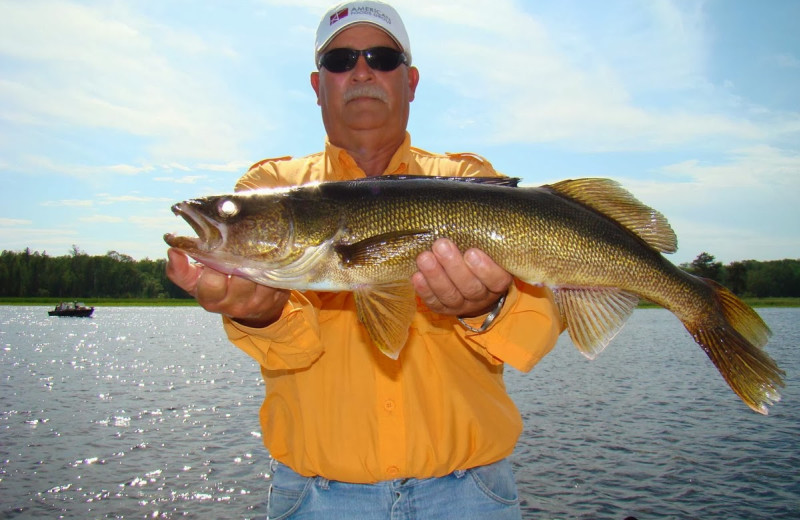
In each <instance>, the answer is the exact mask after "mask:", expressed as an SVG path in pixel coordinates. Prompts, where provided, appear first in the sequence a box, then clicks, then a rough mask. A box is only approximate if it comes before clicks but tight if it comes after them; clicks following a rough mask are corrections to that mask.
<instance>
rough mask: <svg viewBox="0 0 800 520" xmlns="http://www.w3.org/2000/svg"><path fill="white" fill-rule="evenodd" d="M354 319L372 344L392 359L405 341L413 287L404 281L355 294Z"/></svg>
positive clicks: (412, 310) (412, 307)
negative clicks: (355, 313) (355, 316)
mask: <svg viewBox="0 0 800 520" xmlns="http://www.w3.org/2000/svg"><path fill="white" fill-rule="evenodd" d="M355 300H356V311H357V312H358V319H359V320H361V323H363V324H364V326H365V327H366V328H367V332H369V336H370V338H371V339H372V342H373V343H375V345H376V346H377V347H378V348H379V349H380V351H381V352H383V353H384V354H386V355H387V356H389V357H390V358H392V359H397V358H398V357H399V356H400V351H401V350H403V347H404V346H405V344H406V340H407V339H408V328H409V327H410V326H411V321H412V320H413V319H414V313H415V312H416V311H417V301H416V299H415V298H414V288H413V286H412V285H411V284H410V283H409V282H408V281H402V282H396V283H389V284H383V285H376V286H369V287H363V288H360V289H357V290H356V291H355Z"/></svg>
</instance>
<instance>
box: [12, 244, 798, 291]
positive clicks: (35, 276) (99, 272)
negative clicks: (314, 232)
mask: <svg viewBox="0 0 800 520" xmlns="http://www.w3.org/2000/svg"><path fill="white" fill-rule="evenodd" d="M166 263H167V262H166V260H150V259H144V260H138V261H137V260H134V259H133V258H131V257H130V256H127V255H124V254H120V253H118V252H116V251H109V252H108V253H106V255H105V256H89V255H87V254H86V253H84V252H82V251H81V250H80V249H78V247H77V246H73V247H72V250H71V251H70V254H68V255H65V256H48V255H47V253H39V252H31V250H30V249H26V250H25V251H21V252H14V251H3V252H2V254H0V297H25V298H30V297H50V298H59V299H65V300H67V299H85V300H88V299H91V298H189V296H188V295H187V294H186V293H185V292H184V291H183V290H182V289H181V288H179V287H177V286H176V285H175V284H173V283H172V282H171V281H170V280H169V279H168V278H167V276H166V273H165V268H166ZM680 267H681V268H682V269H684V270H686V271H688V272H690V273H693V274H696V275H698V276H703V277H706V278H711V279H712V280H714V281H716V282H719V283H721V284H722V285H724V286H726V287H728V289H730V290H731V291H733V292H734V293H735V294H737V295H739V296H745V297H758V298H768V297H800V259H786V260H774V261H758V260H744V261H740V262H731V263H730V264H727V265H723V264H722V263H721V262H716V261H715V258H714V256H713V255H711V254H709V253H705V252H703V253H700V254H699V255H698V256H697V258H695V259H694V260H693V261H692V262H690V263H685V264H681V265H680Z"/></svg>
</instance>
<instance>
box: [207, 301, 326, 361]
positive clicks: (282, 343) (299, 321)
mask: <svg viewBox="0 0 800 520" xmlns="http://www.w3.org/2000/svg"><path fill="white" fill-rule="evenodd" d="M318 314H319V313H318V310H317V308H316V307H315V306H314V305H313V303H312V302H311V301H310V300H309V299H308V298H306V297H305V296H304V295H303V294H302V293H299V292H297V291H293V292H292V294H291V296H290V297H289V301H288V302H287V303H286V306H285V307H284V309H283V313H282V314H281V317H280V318H279V319H278V320H277V321H276V322H275V323H273V324H272V325H269V326H268V327H264V328H262V329H258V328H252V327H246V326H244V325H242V324H240V323H237V322H235V321H233V320H231V319H230V318H227V317H223V319H222V323H223V325H224V328H225V332H226V334H227V335H228V339H229V340H230V341H231V342H232V343H233V344H234V345H236V346H237V347H239V348H240V349H242V350H243V351H245V352H246V353H247V354H248V355H249V356H250V357H252V358H253V359H255V360H256V361H257V362H258V363H259V364H260V365H261V366H263V367H264V368H266V369H267V370H296V369H300V368H305V367H308V366H310V365H311V364H312V363H314V362H315V361H316V360H317V359H318V358H319V357H320V356H321V355H322V352H323V350H324V348H323V345H322V341H321V340H320V330H319V319H318Z"/></svg>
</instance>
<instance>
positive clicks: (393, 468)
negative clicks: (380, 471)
mask: <svg viewBox="0 0 800 520" xmlns="http://www.w3.org/2000/svg"><path fill="white" fill-rule="evenodd" d="M386 473H387V474H388V475H389V476H390V477H394V476H396V475H397V474H398V473H400V468H398V467H397V466H389V467H388V468H386Z"/></svg>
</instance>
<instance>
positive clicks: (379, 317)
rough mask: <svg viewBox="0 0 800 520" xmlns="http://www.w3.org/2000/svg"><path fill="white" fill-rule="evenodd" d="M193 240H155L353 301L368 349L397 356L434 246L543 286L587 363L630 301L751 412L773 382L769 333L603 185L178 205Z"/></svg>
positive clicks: (449, 187) (341, 190)
mask: <svg viewBox="0 0 800 520" xmlns="http://www.w3.org/2000/svg"><path fill="white" fill-rule="evenodd" d="M173 210H174V211H175V212H176V213H177V214H180V215H182V216H183V217H184V218H185V219H186V220H187V221H188V222H189V223H190V224H191V225H192V227H193V228H194V229H195V231H196V232H197V233H198V238H188V237H178V236H175V235H167V236H165V240H166V241H167V243H168V244H170V245H171V246H173V247H178V248H180V249H183V250H184V251H186V252H187V253H188V254H189V255H191V256H193V257H194V258H196V259H197V260H199V261H200V262H203V263H205V264H206V265H209V266H210V267H213V268H215V269H218V270H220V271H222V272H227V273H231V274H237V275H240V276H245V277H247V278H250V279H252V280H254V281H256V282H258V283H263V284H265V285H270V286H274V287H281V288H287V289H299V290H307V289H312V290H332V291H342V290H344V291H352V292H353V293H354V295H355V301H356V306H357V309H358V315H359V318H360V320H361V322H362V323H363V324H364V326H365V327H366V328H367V330H368V332H369V334H370V337H371V338H372V340H373V342H374V343H375V344H376V345H377V346H378V348H380V349H381V350H382V351H383V352H384V353H386V354H387V355H389V356H391V357H393V358H395V359H396V358H397V357H398V356H399V355H400V351H401V349H402V348H403V346H404V344H405V341H406V339H407V334H408V326H409V325H410V322H411V319H413V314H414V312H415V309H416V306H415V302H414V295H413V290H412V289H411V285H410V281H409V278H410V276H411V275H412V274H413V273H414V271H415V270H416V264H415V259H416V257H417V255H418V254H419V253H421V252H422V251H425V250H428V249H430V247H431V245H432V244H433V242H434V241H435V240H436V239H437V238H440V237H447V238H450V239H451V240H453V241H454V242H455V243H456V245H457V246H458V247H459V249H461V250H462V251H464V250H466V249H468V248H472V247H474V248H478V249H481V250H483V251H485V252H486V253H488V254H489V256H491V257H492V258H493V259H494V260H495V261H496V262H497V263H498V264H499V265H501V266H502V267H503V268H505V269H506V270H508V271H509V272H510V273H512V274H513V275H514V276H516V277H518V278H520V279H521V280H524V281H526V282H528V283H532V284H540V285H545V286H547V287H549V288H550V289H551V290H552V291H553V294H554V299H555V301H556V303H557V305H558V308H559V311H560V313H561V316H562V320H563V321H564V322H565V324H566V327H567V330H568V331H569V334H570V337H571V339H572V341H573V343H575V345H576V346H577V347H578V349H579V350H580V351H581V352H582V353H583V354H584V355H586V356H587V357H590V358H594V357H595V356H596V355H598V354H599V353H600V352H601V351H602V350H603V349H604V348H605V346H606V345H607V344H608V343H609V342H610V341H611V340H612V339H613V337H614V336H615V335H616V334H617V332H619V330H620V329H621V327H622V326H623V325H624V323H625V320H626V319H627V317H628V316H629V315H630V313H631V312H632V311H633V309H634V308H635V307H636V304H637V303H638V301H639V299H640V298H645V299H647V300H650V301H652V302H654V303H657V304H659V305H661V306H663V307H665V308H667V309H668V310H670V311H671V312H673V313H674V314H675V315H676V316H677V317H678V318H679V319H680V320H681V322H682V323H683V324H684V326H685V327H686V329H687V330H688V331H689V333H690V334H691V336H692V337H693V338H694V340H695V341H696V342H697V343H698V344H699V345H700V346H701V348H702V349H703V350H704V351H705V352H706V354H707V355H708V357H709V358H710V359H711V361H712V362H713V363H714V365H715V366H716V367H717V368H718V370H719V371H720V373H721V374H722V376H723V378H724V379H725V380H726V382H727V383H728V384H729V385H730V386H731V388H732V389H733V390H734V392H736V393H737V394H738V395H739V396H740V397H741V398H742V400H743V401H744V402H745V403H746V404H747V405H748V406H750V407H751V408H753V409H754V410H756V411H759V412H761V413H766V412H767V406H768V405H769V404H772V403H773V402H775V401H777V400H778V399H779V393H778V388H779V387H780V386H782V385H783V381H782V378H781V376H782V374H783V372H782V371H781V370H780V369H779V368H778V367H777V365H776V364H775V363H774V361H773V360H772V359H771V358H770V357H769V356H768V355H767V354H766V353H765V352H764V351H763V350H762V347H763V346H764V345H765V344H766V342H767V340H768V338H769V335H770V331H769V329H768V327H767V326H766V324H764V322H763V320H761V318H760V317H759V316H758V315H757V314H756V313H755V312H754V311H753V310H752V309H750V308H749V307H748V306H747V305H745V304H744V303H743V302H741V300H739V299H738V298H736V296H734V295H733V294H732V293H730V291H728V290H727V289H725V288H724V287H722V286H719V285H718V284H716V283H715V282H713V281H711V280H705V279H702V278H698V277H696V276H693V275H691V274H689V273H686V272H685V271H683V270H681V269H678V268H677V267H675V266H674V265H673V264H672V263H671V262H669V261H668V260H667V259H666V258H665V257H664V256H663V255H662V254H661V253H662V252H671V251H674V250H675V249H676V247H677V240H676V238H675V236H674V233H673V232H672V229H671V228H670V227H669V224H668V223H667V221H666V219H665V218H664V217H663V216H662V215H661V214H660V213H658V212H656V211H654V210H652V209H651V208H648V207H646V206H644V205H643V204H641V203H640V202H638V201H637V200H636V199H635V198H633V196H631V195H630V194H629V193H628V192H627V191H625V190H623V189H622V188H620V187H619V186H618V185H617V184H616V183H615V182H613V181H610V180H608V179H576V180H567V181H561V182H559V183H555V184H553V185H547V186H542V187H538V188H512V187H507V186H497V185H492V184H485V183H484V182H483V181H481V180H478V182H475V183H472V182H459V181H456V180H452V179H449V180H443V179H431V178H410V179H409V178H404V179H391V178H380V179H366V180H358V181H345V182H328V183H320V184H315V185H305V186H299V187H295V188H289V189H275V190H260V191H257V192H248V193H242V194H231V195H222V196H217V197H206V198H202V199H194V200H191V201H186V202H183V203H180V204H177V205H175V206H174V207H173Z"/></svg>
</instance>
